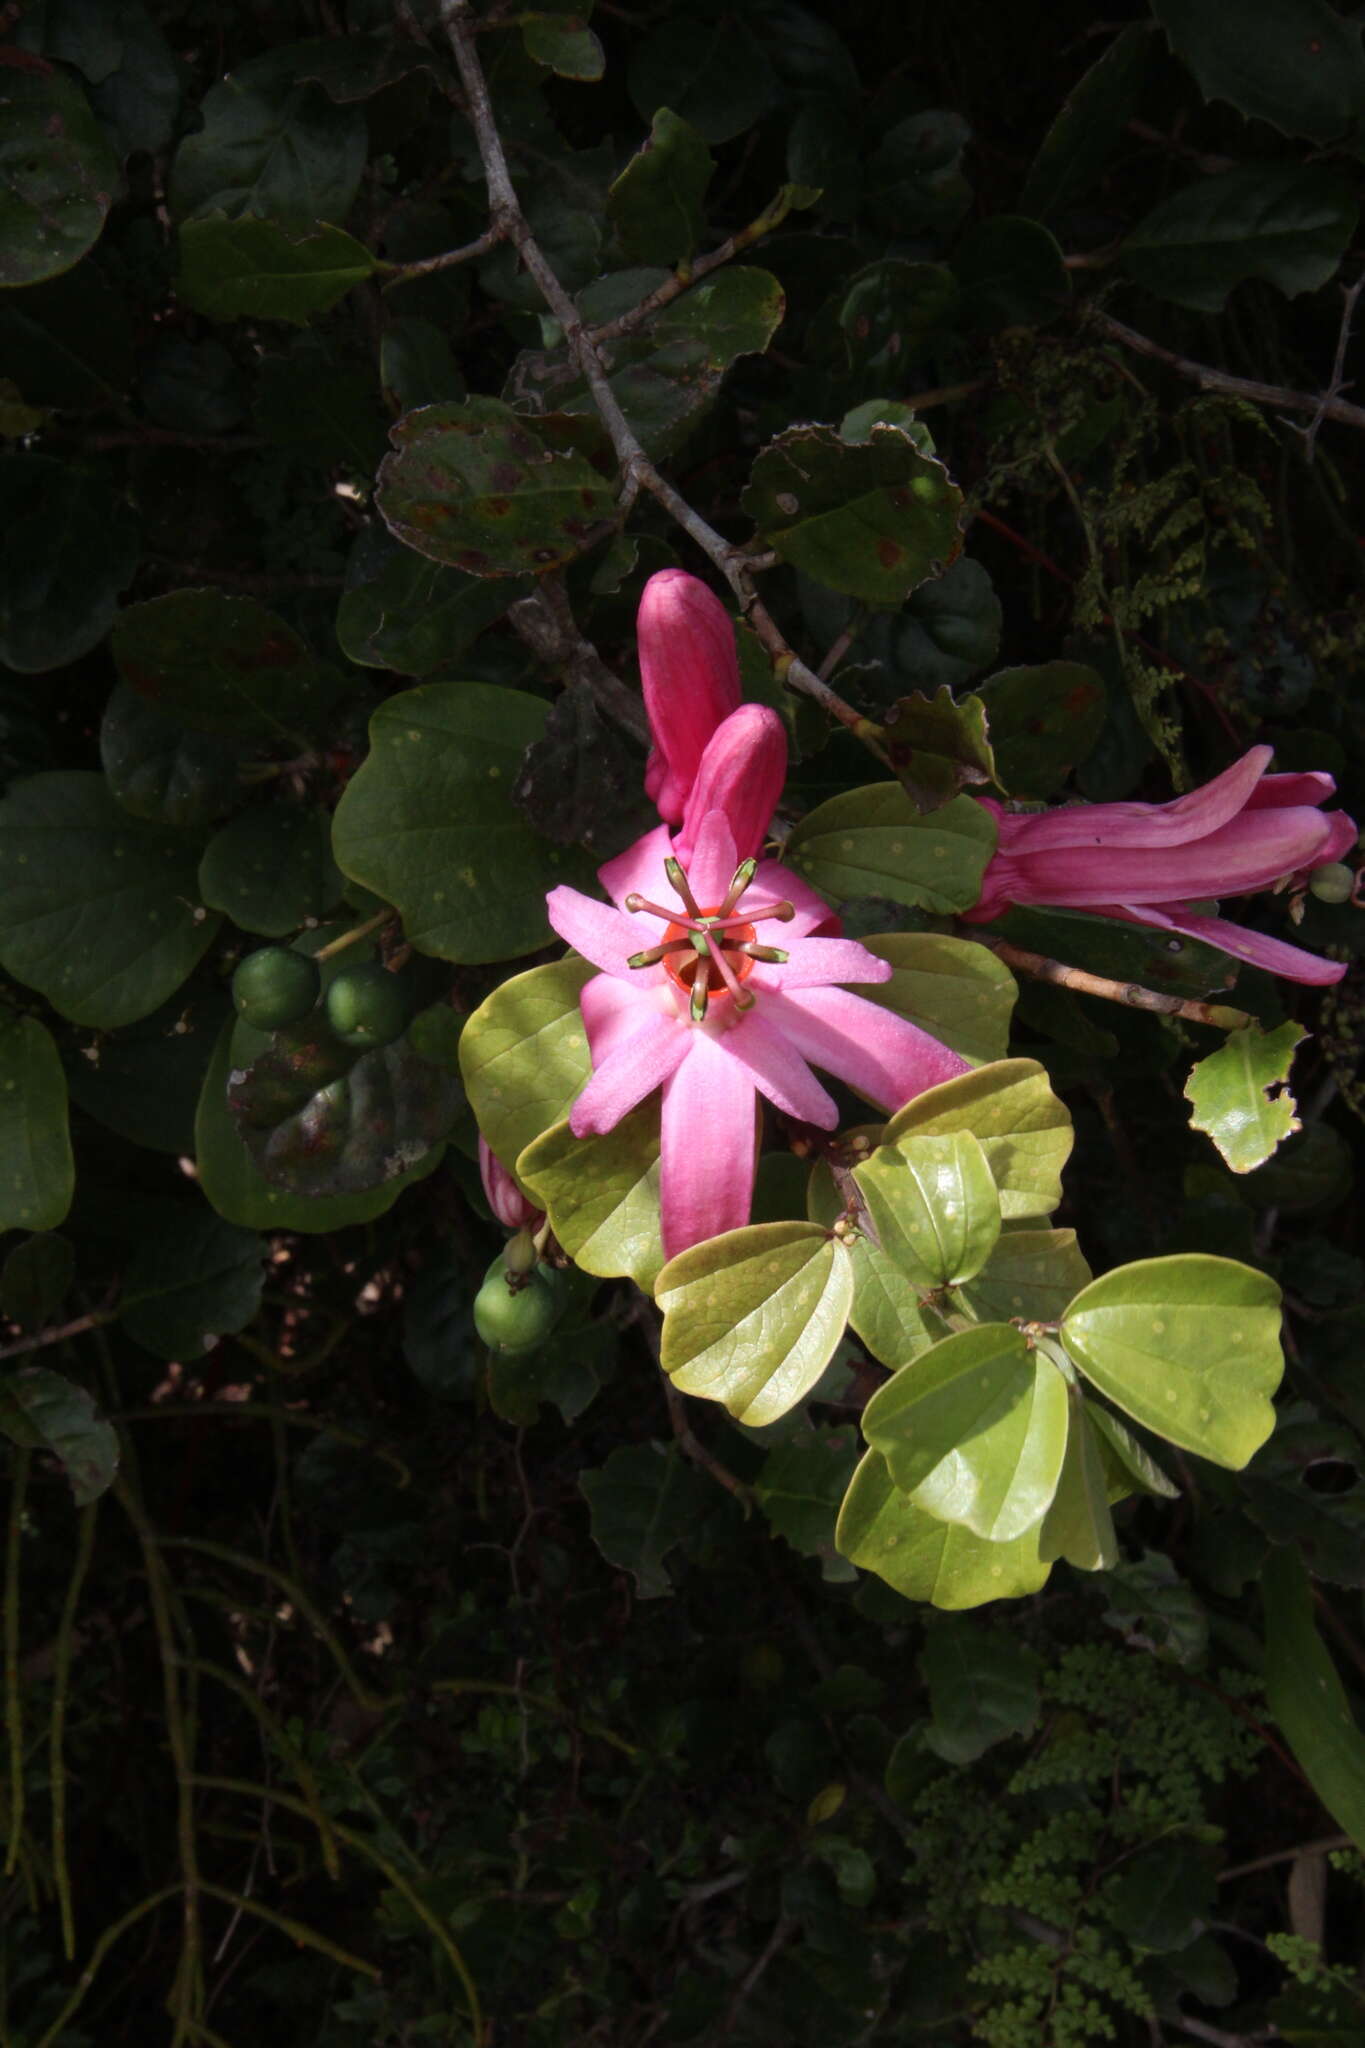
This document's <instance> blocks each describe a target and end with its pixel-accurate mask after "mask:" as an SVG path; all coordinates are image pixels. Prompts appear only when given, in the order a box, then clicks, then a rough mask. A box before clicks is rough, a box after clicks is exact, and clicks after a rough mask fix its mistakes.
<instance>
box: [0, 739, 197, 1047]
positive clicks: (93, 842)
mask: <svg viewBox="0 0 1365 2048" xmlns="http://www.w3.org/2000/svg"><path fill="white" fill-rule="evenodd" d="M197 853H198V849H197V847H196V846H195V844H194V842H193V841H187V840H185V839H183V838H182V837H181V835H180V834H179V833H177V832H170V831H166V830H164V829H163V828H161V827H159V826H156V825H147V824H144V823H143V822H142V821H141V820H140V819H138V818H130V817H129V816H128V813H127V812H126V811H124V810H121V809H120V808H119V806H118V804H116V803H115V801H114V799H113V797H112V796H111V795H110V793H109V789H108V786H107V785H106V783H105V780H104V777H103V776H102V775H93V774H87V773H85V772H83V771H76V770H73V771H70V772H66V771H60V772H54V773H52V774H47V775H33V776H30V777H29V778H28V780H27V781H25V782H16V783H15V784H14V785H13V786H12V787H11V789H10V792H9V794H8V796H6V797H5V799H4V800H3V802H0V966H3V967H4V968H5V969H6V971H7V972H8V973H10V974H12V975H13V976H14V977H15V979H16V980H17V981H22V982H24V983H25V984H26V986H27V987H29V988H36V989H40V990H41V991H42V993H43V994H44V995H45V996H46V997H47V998H48V1001H49V1002H50V1003H52V1004H53V1006H54V1007H55V1008H56V1009H58V1010H60V1011H61V1013H62V1015H63V1016H64V1017H70V1018H71V1019H72V1020H73V1022H75V1023H77V1024H98V1025H101V1026H104V1027H106V1028H112V1027H113V1026H114V1025H117V1024H131V1023H133V1022H135V1020H136V1019H137V1018H139V1017H145V1016H146V1015H147V1014H148V1012H149V1011H151V1010H155V1009H156V1008H157V1007H158V1005H159V1004H161V1003H163V1002H165V1000H166V998H167V996H169V995H170V994H171V993H172V992H173V991H174V990H175V989H177V988H179V986H180V984H181V982H182V981H183V980H184V979H185V977H186V975H187V974H188V973H189V972H190V969H191V968H192V967H194V966H195V965H196V963H197V962H198V961H199V959H200V958H201V957H202V955H203V954H204V953H205V952H206V951H207V949H208V947H209V946H210V945H211V944H212V942H213V938H214V935H215V933H216V932H217V929H218V919H217V918H216V917H210V916H208V915H207V914H206V913H205V912H204V910H203V909H202V908H201V907H199V906H198V904H197V901H196V898H197V893H198V886H199V884H198V876H197V873H196V866H197Z"/></svg>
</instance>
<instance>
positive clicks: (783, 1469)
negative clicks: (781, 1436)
mask: <svg viewBox="0 0 1365 2048" xmlns="http://www.w3.org/2000/svg"><path fill="white" fill-rule="evenodd" d="M857 1463H858V1438H857V1433H856V1431H854V1430H852V1429H811V1430H810V1431H809V1432H808V1433H807V1434H805V1435H803V1436H798V1437H794V1438H793V1439H792V1441H791V1442H790V1443H785V1444H779V1445H778V1447H777V1449H776V1450H773V1451H769V1453H768V1455H767V1457H766V1458H765V1459H764V1460H763V1469H762V1470H761V1471H760V1473H759V1475H758V1477H757V1479H756V1480H755V1481H754V1492H755V1494H756V1495H757V1498H758V1504H759V1507H760V1508H761V1509H762V1510H763V1513H764V1516H765V1517H766V1519H767V1520H768V1521H769V1522H770V1523H771V1525H772V1527H773V1528H774V1529H776V1531H777V1533H778V1535H779V1536H784V1537H785V1538H786V1540H787V1542H788V1543H790V1545H791V1547H792V1549H793V1550H796V1551H799V1552H800V1554H801V1556H802V1557H818V1558H819V1559H820V1563H821V1569H822V1573H823V1576H824V1577H825V1578H826V1579H834V1578H836V1577H845V1576H848V1577H852V1576H855V1574H854V1573H853V1570H852V1567H851V1566H850V1565H848V1564H846V1563H845V1561H844V1560H843V1559H842V1558H841V1557H840V1556H839V1554H838V1552H837V1551H836V1550H835V1548H834V1522H835V1517H836V1516H837V1514H838V1512H839V1503H840V1502H841V1501H842V1499H843V1497H844V1494H845V1492H846V1491H847V1489H848V1484H849V1481H850V1480H851V1479H852V1477H853V1472H854V1467H855V1466H856V1465H857Z"/></svg>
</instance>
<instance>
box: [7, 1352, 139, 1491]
mask: <svg viewBox="0 0 1365 2048" xmlns="http://www.w3.org/2000/svg"><path fill="white" fill-rule="evenodd" d="M0 1432H3V1434H4V1435H5V1436H7V1437H8V1438H9V1440H10V1442H11V1443H14V1444H19V1445H20V1446H21V1447H22V1448H23V1449H25V1450H33V1451H50V1452H51V1454H52V1456H53V1457H54V1458H56V1459H57V1460H58V1461H59V1462H60V1464H61V1465H62V1466H63V1467H64V1468H65V1470H66V1476H67V1479H68V1480H69V1481H70V1483H71V1492H72V1495H73V1497H74V1499H75V1503H76V1506H77V1507H78V1508H83V1507H87V1506H88V1505H89V1503H90V1502H91V1501H92V1500H98V1499H99V1497H100V1495H101V1494H102V1493H103V1492H104V1490H105V1488H106V1487H108V1486H110V1485H112V1484H113V1479H114V1474H115V1473H116V1472H117V1470H118V1438H117V1436H115V1434H114V1431H113V1429H112V1427H111V1426H110V1424H109V1423H107V1422H105V1421H104V1420H103V1418H102V1417H101V1416H100V1415H99V1414H98V1413H97V1411H96V1408H95V1404H94V1402H93V1401H92V1400H91V1398H90V1396H89V1394H87V1393H86V1391H85V1389H84V1387H76V1386H73V1385H72V1384H71V1381H70V1380H67V1379H63V1378H62V1376H61V1374H60V1373H56V1372H48V1371H46V1370H45V1369H44V1368H43V1367H42V1366H32V1365H30V1366H23V1367H21V1368H20V1370H19V1371H18V1372H12V1373H8V1374H6V1375H5V1376H4V1377H3V1378H0Z"/></svg>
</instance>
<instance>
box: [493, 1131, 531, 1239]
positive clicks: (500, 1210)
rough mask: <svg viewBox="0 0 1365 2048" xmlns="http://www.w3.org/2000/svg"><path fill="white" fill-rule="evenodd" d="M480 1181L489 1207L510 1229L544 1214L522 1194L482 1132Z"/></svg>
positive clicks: (518, 1228)
mask: <svg viewBox="0 0 1365 2048" xmlns="http://www.w3.org/2000/svg"><path fill="white" fill-rule="evenodd" d="M479 1178H480V1180H481V1181H482V1182H483V1191H484V1194H485V1195H486V1196H487V1198H488V1206H489V1208H490V1209H491V1210H492V1211H493V1214H494V1215H495V1216H496V1217H497V1219H498V1221H499V1223H502V1224H504V1225H505V1226H506V1227H507V1229H508V1230H520V1229H521V1228H522V1226H523V1225H524V1224H527V1223H536V1222H538V1221H539V1220H540V1218H541V1216H542V1215H543V1214H544V1211H543V1210H542V1209H537V1207H536V1205H535V1203H534V1202H532V1201H528V1199H527V1197H526V1196H525V1195H524V1194H523V1193H522V1191H521V1189H520V1188H519V1187H518V1186H517V1184H516V1182H515V1181H514V1180H513V1178H512V1176H511V1174H510V1173H509V1172H508V1171H507V1168H506V1167H505V1166H504V1165H503V1163H502V1161H501V1160H500V1159H499V1157H498V1155H497V1153H496V1152H495V1151H494V1150H493V1148H492V1146H491V1145H490V1144H489V1142H488V1140H487V1138H485V1136H484V1134H483V1132H482V1131H480V1132H479Z"/></svg>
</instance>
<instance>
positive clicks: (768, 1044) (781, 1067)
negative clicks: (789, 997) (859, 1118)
mask: <svg viewBox="0 0 1365 2048" xmlns="http://www.w3.org/2000/svg"><path fill="white" fill-rule="evenodd" d="M714 1042H715V1043H717V1044H718V1045H719V1046H720V1049H721V1051H722V1052H723V1053H724V1054H725V1056H726V1058H727V1059H732V1060H738V1062H739V1064H740V1065H741V1066H742V1067H743V1068H744V1071H745V1072H746V1073H747V1074H748V1076H749V1079H750V1080H751V1081H752V1082H753V1084H754V1086H755V1088H757V1090H758V1092H759V1094H760V1095H766V1096H767V1098H768V1100H769V1102H771V1103H772V1104H773V1106H774V1108H775V1109H780V1110H782V1112H783V1113H784V1114H785V1115H786V1116H794V1117H796V1118H797V1119H798V1120H799V1121H800V1122H801V1123H805V1124H819V1125H820V1127H821V1129H822V1130H826V1131H832V1130H833V1128H834V1126H835V1124H837V1123H838V1121H839V1111H838V1107H837V1105H836V1104H835V1101H834V1098H833V1096H831V1095H830V1094H828V1093H827V1092H826V1090H825V1089H823V1088H822V1087H821V1086H820V1083H819V1082H818V1081H817V1080H816V1078H815V1076H814V1074H812V1072H811V1070H810V1068H809V1067H808V1066H807V1065H806V1062H805V1061H804V1060H803V1059H802V1057H801V1055H800V1053H799V1052H797V1050H796V1048H795V1046H793V1044H792V1043H791V1040H790V1039H788V1038H786V1037H784V1036H783V1034H782V1032H781V1031H780V1030H778V1028H777V1027H776V1026H775V1025H774V1024H772V1023H770V1021H769V1017H768V1006H767V1004H766V1003H761V1004H760V1005H759V1007H758V1008H757V1009H756V1010H750V1011H749V1012H748V1014H747V1015H746V1016H744V1017H741V1018H740V1019H739V1021H738V1022H737V1023H736V1024H734V1025H732V1026H731V1028H730V1029H729V1030H728V1031H727V1032H726V1033H725V1035H724V1036H723V1037H722V1038H720V1039H718V1040H716V1041H714Z"/></svg>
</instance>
